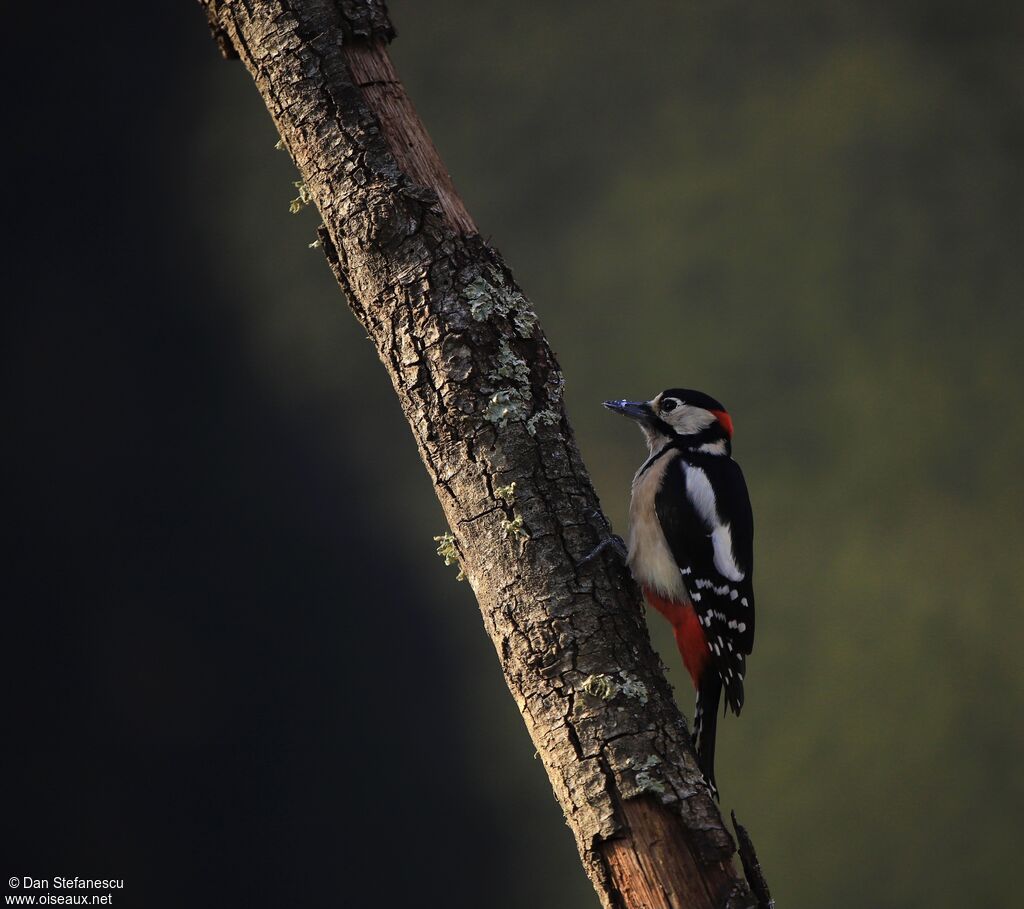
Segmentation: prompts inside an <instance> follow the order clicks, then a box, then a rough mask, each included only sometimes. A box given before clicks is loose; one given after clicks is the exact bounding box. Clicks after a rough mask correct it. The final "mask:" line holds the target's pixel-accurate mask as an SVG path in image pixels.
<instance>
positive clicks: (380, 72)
mask: <svg viewBox="0 0 1024 909" xmlns="http://www.w3.org/2000/svg"><path fill="white" fill-rule="evenodd" d="M343 53H344V56H345V61H346V62H347V63H348V67H349V70H350V71H351V72H352V79H353V81H354V82H355V83H356V85H358V86H359V87H360V88H361V89H362V90H363V95H364V97H365V98H366V103H367V104H368V105H369V107H370V109H371V110H372V111H373V112H374V113H375V114H376V115H377V119H378V120H379V121H380V125H381V129H382V130H383V131H384V135H385V137H386V138H387V141H388V145H389V146H390V148H391V153H392V154H393V155H394V156H395V160H396V161H397V162H398V166H399V167H400V168H401V169H402V170H403V171H404V172H405V173H406V174H407V175H408V176H409V177H410V179H412V180H413V181H414V182H416V183H419V184H420V185H422V186H429V187H430V188H431V189H433V190H434V192H436V193H437V198H438V201H439V202H440V203H441V210H442V211H443V212H444V213H445V216H446V217H447V218H448V220H449V221H450V222H451V225H452V227H454V228H455V229H456V230H457V231H459V232H460V233H463V234H475V233H477V229H476V224H474V223H473V218H472V216H471V215H470V214H469V212H468V211H466V205H465V203H464V202H463V201H462V199H461V197H460V196H459V194H458V193H457V192H456V191H455V184H454V183H453V182H452V178H451V174H449V173H448V169H447V168H446V167H445V166H444V164H443V163H442V161H441V156H440V155H439V154H438V153H437V148H436V147H435V145H434V141H433V140H432V139H431V138H430V135H429V133H428V132H427V128H426V127H425V126H424V125H423V121H422V120H420V118H419V115H418V114H417V113H416V109H415V108H414V107H413V106H412V102H411V101H410V100H409V96H408V95H407V94H406V92H405V88H404V87H403V85H402V83H401V82H400V81H399V79H398V74H397V73H396V72H395V67H394V64H392V62H391V57H390V55H389V54H388V48H387V44H385V43H384V42H383V41H373V42H358V43H356V42H352V43H350V44H347V45H345V47H344V50H343Z"/></svg>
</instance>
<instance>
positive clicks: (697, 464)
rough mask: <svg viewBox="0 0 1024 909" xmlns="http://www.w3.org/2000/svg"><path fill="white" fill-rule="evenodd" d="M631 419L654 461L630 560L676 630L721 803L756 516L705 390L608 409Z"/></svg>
mask: <svg viewBox="0 0 1024 909" xmlns="http://www.w3.org/2000/svg"><path fill="white" fill-rule="evenodd" d="M604 406H605V407H607V408H608V409H609V410H613V411H615V412H616V413H620V414H622V415H623V416H626V417H629V418H630V419H632V420H635V421H636V422H637V423H638V424H639V426H640V429H641V430H642V431H643V434H644V436H645V437H646V439H647V447H648V449H649V456H648V458H647V460H645V461H644V462H643V464H642V465H641V466H640V469H639V470H638V471H637V472H636V476H635V477H633V488H632V498H631V500H630V506H629V542H628V551H627V556H626V562H627V564H628V565H629V569H630V571H631V572H632V574H633V577H634V578H635V579H636V581H637V583H638V584H639V585H640V587H641V589H642V590H643V593H644V597H645V599H646V600H647V603H648V604H649V605H650V606H652V607H653V608H654V609H657V610H658V612H660V613H661V614H662V615H663V616H664V617H665V618H666V619H668V620H669V622H671V624H672V628H673V630H674V631H675V638H676V643H677V645H678V646H679V652H680V654H681V655H682V658H683V663H684V664H685V665H686V668H687V670H688V671H689V673H690V677H691V678H692V679H693V686H694V688H696V690H697V705H696V707H695V709H694V718H693V738H694V742H695V743H696V748H697V761H698V764H699V765H700V769H701V772H702V773H703V774H704V779H705V780H706V781H707V783H708V786H709V788H710V789H711V792H712V794H713V795H714V796H715V798H717V797H718V788H717V786H716V783H715V732H716V728H717V724H718V705H719V703H720V700H721V697H722V693H723V692H724V694H725V704H726V707H728V708H729V709H731V710H732V712H733V713H735V714H736V715H737V716H738V715H739V713H740V710H741V709H742V707H743V677H744V675H745V673H746V658H747V655H748V654H749V653H750V652H751V650H752V649H753V645H754V587H753V575H754V518H753V513H752V511H751V508H750V497H749V495H748V494H747V484H746V482H745V481H744V479H743V472H742V471H741V470H740V467H739V464H737V463H736V462H735V461H734V460H733V459H732V435H733V426H732V419H731V417H730V416H729V414H728V412H727V411H726V409H725V408H724V407H723V406H722V405H721V404H720V403H719V402H718V401H716V400H715V399H714V398H712V397H709V396H708V395H706V394H704V393H703V392H699V391H691V390H689V389H685V388H670V389H668V390H667V391H663V392H662V393H661V394H659V395H657V396H656V397H655V398H652V399H651V400H650V401H605V402H604Z"/></svg>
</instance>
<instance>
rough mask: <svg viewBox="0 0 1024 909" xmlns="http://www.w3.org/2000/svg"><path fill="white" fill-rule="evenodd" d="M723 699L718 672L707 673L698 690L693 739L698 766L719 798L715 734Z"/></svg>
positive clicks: (712, 791)
mask: <svg viewBox="0 0 1024 909" xmlns="http://www.w3.org/2000/svg"><path fill="white" fill-rule="evenodd" d="M721 697H722V681H721V679H719V677H718V673H717V672H707V673H705V674H704V677H703V678H702V679H701V680H700V687H699V688H698V689H697V707H696V709H695V711H694V715H693V739H694V743H695V745H696V748H697V764H698V766H699V767H700V772H701V773H703V774H704V779H705V780H706V781H707V784H708V786H709V787H710V789H711V794H712V795H713V796H714V797H715V799H717V798H718V786H717V785H716V783H715V734H716V732H717V731H718V703H719V700H720V699H721Z"/></svg>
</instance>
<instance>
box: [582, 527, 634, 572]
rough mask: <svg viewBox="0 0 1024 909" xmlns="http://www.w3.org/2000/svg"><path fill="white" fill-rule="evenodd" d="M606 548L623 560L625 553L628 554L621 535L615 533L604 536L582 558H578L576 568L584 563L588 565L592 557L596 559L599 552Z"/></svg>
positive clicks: (624, 559) (592, 559)
mask: <svg viewBox="0 0 1024 909" xmlns="http://www.w3.org/2000/svg"><path fill="white" fill-rule="evenodd" d="M606 549H611V550H612V551H613V552H615V553H616V555H618V557H619V558H620V559H622V561H623V562H625V561H626V555H627V554H628V551H627V549H626V544H625V543H624V542H623V541H622V537H620V536H616V535H615V534H612V535H611V536H609V537H606V538H605V539H603V540H602V541H601V542H600V543H598V544H597V545H596V546H595V547H594V548H593V549H592V550H591V551H590V552H588V553H587V554H586V555H585V556H584V557H583V558H582V559H580V560H579V561H578V562H577V563H576V567H577V568H582V567H583V566H584V565H589V564H590V563H591V562H593V561H594V559H596V558H597V557H598V556H599V555H601V553H603V552H604V551H605V550H606Z"/></svg>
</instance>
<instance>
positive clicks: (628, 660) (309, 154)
mask: <svg viewBox="0 0 1024 909" xmlns="http://www.w3.org/2000/svg"><path fill="white" fill-rule="evenodd" d="M200 2H201V3H203V5H204V7H205V8H206V10H207V14H208V17H209V20H210V23H211V28H212V29H213V32H214V35H215V36H216V37H217V39H218V43H219V44H220V46H221V48H222V51H223V52H225V54H226V55H231V54H232V53H233V54H237V55H238V56H239V57H240V58H241V60H242V62H243V63H244V64H245V66H246V68H247V69H248V70H249V72H250V73H251V74H252V77H253V79H254V80H255V82H256V86H257V88H258V89H259V91H260V94H261V95H262V96H263V99H264V101H265V102H266V105H267V108H268V109H269V111H270V114H271V116H272V117H273V119H274V122H275V124H276V125H277V128H278V130H279V131H280V134H281V137H282V139H283V141H284V144H285V146H286V147H287V148H288V150H289V152H290V153H291V156H292V158H293V159H294V161H295V164H296V166H297V167H298V169H299V172H300V174H301V175H302V177H303V180H304V181H305V186H306V189H307V191H308V193H309V195H310V196H311V198H312V199H313V201H314V202H315V203H316V205H317V207H318V208H319V210H320V213H321V215H322V217H323V222H324V226H323V227H322V228H321V229H320V237H321V240H322V241H323V246H324V250H325V252H326V254H327V259H328V262H329V263H330V265H331V268H332V270H333V271H334V274H335V276H336V277H337V279H338V282H339V284H340V285H341V286H342V288H343V289H344V291H345V293H346V295H347V297H348V301H349V305H350V306H351V308H352V310H353V312H354V313H355V315H356V317H357V318H358V319H359V321H360V323H361V324H362V325H363V326H364V328H365V329H366V331H367V334H368V335H369V336H370V338H371V339H372V341H373V343H374V344H375V346H376V348H377V351H378V353H379V355H380V358H381V360H382V361H383V363H384V365H385V367H386V368H387V370H388V373H389V375H390V376H391V380H392V382H393V384H394V388H395V392H396V394H397V395H398V398H399V400H400V401H401V404H402V409H403V411H404V412H405V415H406V417H407V419H408V421H409V425H410V427H411V428H412V431H413V435H414V436H415V438H416V443H417V445H418V447H419V451H420V454H421V456H422V458H423V461H424V464H425V465H426V467H427V471H428V472H429V474H430V476H431V479H432V480H433V482H434V486H435V490H436V492H437V496H438V498H439V500H440V502H441V505H442V507H443V508H444V511H445V515H446V516H447V519H448V523H449V525H450V526H451V529H452V537H451V539H450V540H446V543H447V546H448V547H449V548H448V550H447V551H448V552H449V553H450V554H451V555H456V556H457V557H458V560H459V562H460V563H461V567H462V570H463V571H464V572H465V574H466V577H467V578H468V579H469V582H470V584H471V585H472V587H473V590H474V592H475V593H476V596H477V600H478V601H479V603H480V609H481V612H482V613H483V618H484V624H485V627H486V629H487V631H488V633H489V634H490V636H491V639H492V641H493V642H494V645H495V648H496V649H497V652H498V656H499V658H500V660H501V665H502V669H503V670H504V673H505V678H506V681H507V683H508V687H509V690H510V691H511V693H512V696H513V697H514V698H515V700H516V703H517V704H518V706H519V709H520V711H521V713H522V715H523V719H524V720H525V722H526V726H527V729H528V730H529V732H530V735H531V737H532V738H533V742H534V744H535V746H536V748H537V751H538V753H539V755H540V757H541V759H542V761H543V763H544V767H545V769H546V770H547V773H548V776H549V778H550V780H551V785H552V788H553V789H554V792H555V795H556V797H557V798H558V800H559V802H560V804H561V806H562V809H563V811H564V812H565V816H566V820H567V822H568V824H569V827H570V828H571V829H572V831H573V833H574V835H575V838H576V844H577V846H578V848H579V852H580V856H581V858H582V861H583V865H584V868H585V869H586V872H587V874H588V875H589V876H590V879H591V880H592V881H593V883H594V886H595V887H596V889H597V891H598V893H599V895H600V897H601V899H602V902H603V903H604V905H605V906H609V907H611V906H615V907H630V909H632V907H641V906H643V907H657V909H670V907H673V909H674V907H684V906H685V907H725V906H729V907H754V906H756V905H757V900H756V899H755V897H754V895H753V894H752V893H751V891H750V889H749V887H748V886H747V884H746V882H745V881H744V880H743V878H742V877H741V876H740V875H739V874H738V873H737V871H736V869H735V867H734V865H733V862H732V855H733V853H734V851H735V847H734V845H733V841H732V838H731V837H730V835H729V833H728V832H727V831H726V829H725V826H724V825H723V823H722V819H721V816H720V815H719V812H718V809H717V807H716V805H715V804H714V802H713V801H712V799H711V797H710V796H709V794H708V791H707V788H706V786H705V784H704V782H703V779H702V777H701V774H700V771H699V770H698V769H697V766H696V762H695V760H694V757H693V754H692V751H691V747H690V741H689V736H688V734H687V731H686V726H685V722H684V720H683V718H682V716H681V714H680V713H679V711H678V709H677V708H676V705H675V703H674V701H673V699H672V696H671V691H670V688H669V685H668V683H667V681H666V680H665V678H664V676H663V674H662V672H661V669H660V663H659V660H658V658H657V656H656V655H655V654H654V652H653V650H652V649H651V646H650V642H649V639H648V636H647V630H646V626H645V624H644V619H643V612H642V605H641V602H640V597H639V594H638V591H637V589H636V587H635V585H634V583H633V581H632V579H631V578H630V576H629V573H628V571H627V570H626V568H625V566H624V565H623V563H622V561H621V559H620V558H617V557H615V558H612V557H606V558H604V559H599V560H595V561H594V562H592V563H590V564H587V565H586V566H584V567H580V568H577V565H578V563H579V560H580V559H581V558H582V557H583V555H584V554H585V553H587V552H588V551H590V550H591V549H592V548H593V547H594V545H595V544H596V543H598V542H599V541H601V540H602V539H604V538H606V537H607V536H608V535H609V533H610V529H609V527H608V523H607V521H606V519H605V518H604V516H603V515H602V513H601V511H600V507H599V504H598V500H597V496H596V495H595V493H594V490H593V488H592V486H591V484H590V480H589V478H588V476H587V472H586V470H585V468H584V466H583V463H582V460H581V459H580V455H579V452H578V450H577V448H576V444H575V441H574V439H573V434H572V429H571V428H570V426H569V422H568V420H567V419H566V415H565V411H564V409H563V406H562V388H563V379H562V374H561V371H560V370H559V367H558V364H557V362H556V361H555V357H554V354H553V353H552V351H551V349H550V347H549V346H548V343H547V340H546V339H545V337H544V335H543V333H542V331H541V329H540V326H539V324H538V321H537V318H536V316H535V314H534V312H533V310H532V308H531V306H530V304H529V302H528V301H527V300H526V298H525V297H524V296H523V294H522V293H521V292H520V290H519V288H518V286H517V285H516V283H515V280H514V279H513V277H512V274H511V272H510V271H509V270H508V268H507V267H506V266H505V264H504V262H503V261H502V260H501V258H500V256H499V255H498V254H497V252H495V251H494V250H493V249H491V248H490V247H489V246H488V245H487V244H486V243H485V242H484V241H483V240H482V239H481V238H480V237H479V236H478V235H477V232H476V228H475V226H474V223H473V219H472V218H471V217H470V215H469V213H468V212H467V211H466V208H465V205H464V204H463V202H462V200H461V199H460V198H459V196H458V194H457V193H456V191H455V188H454V186H453V185H452V182H451V178H450V177H449V176H448V173H447V171H446V170H445V168H444V166H443V164H442V162H441V160H440V158H439V156H438V154H437V151H436V149H435V148H434V146H433V143H432V142H431V141H430V138H429V136H428V135H427V133H426V130H425V129H424V127H423V125H422V123H421V122H420V120H419V118H418V117H417V115H416V112H415V110H414V108H413V106H412V104H411V102H410V101H409V99H408V97H407V96H406V94H405V91H404V89H403V88H402V85H401V82H400V81H399V79H398V77H397V75H396V74H395V71H394V68H393V67H392V64H391V61H390V59H389V57H388V54H387V42H388V41H389V40H390V39H391V38H392V37H393V35H394V30H393V29H392V27H391V24H390V21H389V20H388V17H387V11H386V9H385V7H384V5H383V3H381V2H379V0H364V2H359V0H200Z"/></svg>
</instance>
